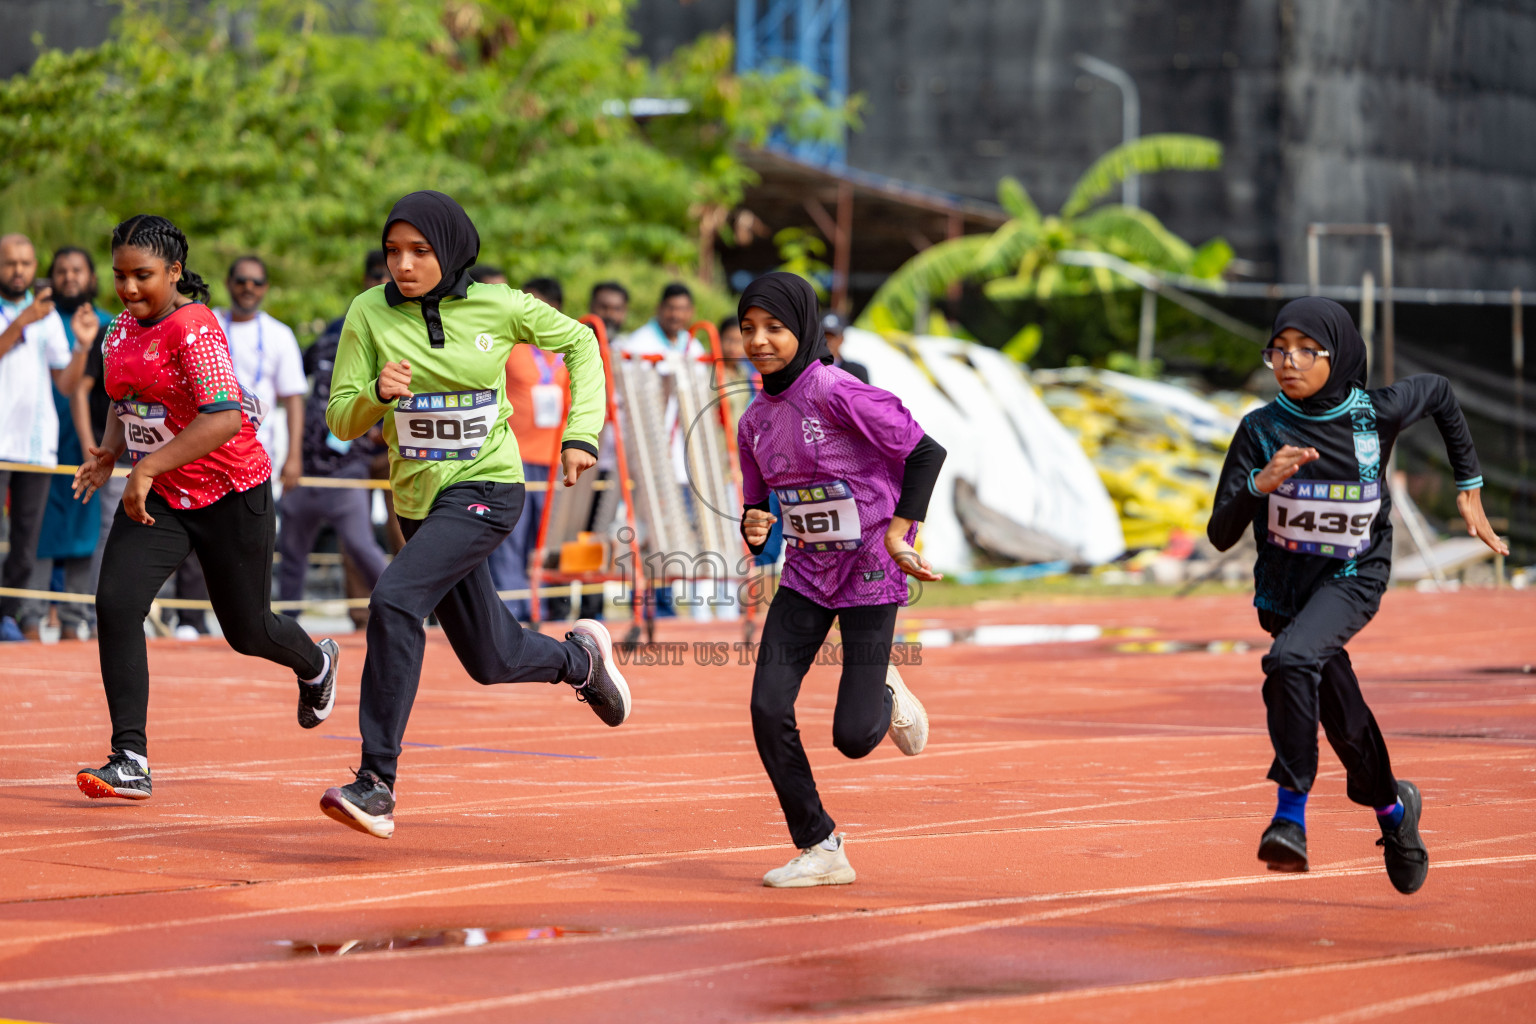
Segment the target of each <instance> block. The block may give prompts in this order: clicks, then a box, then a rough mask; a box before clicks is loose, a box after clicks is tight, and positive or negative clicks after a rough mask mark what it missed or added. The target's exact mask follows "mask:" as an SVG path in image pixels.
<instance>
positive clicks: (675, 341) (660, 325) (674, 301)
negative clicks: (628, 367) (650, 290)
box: [613, 281, 704, 373]
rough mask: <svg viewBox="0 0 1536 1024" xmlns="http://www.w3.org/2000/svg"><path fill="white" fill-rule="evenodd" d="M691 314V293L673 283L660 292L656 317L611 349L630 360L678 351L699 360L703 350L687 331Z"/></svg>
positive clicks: (692, 309) (617, 342)
mask: <svg viewBox="0 0 1536 1024" xmlns="http://www.w3.org/2000/svg"><path fill="white" fill-rule="evenodd" d="M693 314H694V308H693V292H691V291H689V290H688V286H687V285H685V284H683V283H682V282H681V281H673V282H672V283H671V284H669V285H667V286H666V287H665V288H663V289H662V290H661V301H660V302H658V303H656V315H655V316H654V317H652V318H651V319H650V320H647V321H646V322H645V323H644V325H642V326H641V327H640V328H639V329H638V330H635V331H632V332H631V333H629V334H626V335H624V336H623V337H622V338H618V339H616V340H615V341H614V343H613V347H614V348H616V349H618V350H619V351H620V352H628V353H629V354H630V355H631V356H660V355H666V354H667V353H669V352H679V351H685V352H687V353H688V354H689V355H691V356H701V355H703V354H704V346H703V345H701V344H699V340H698V339H697V338H695V337H694V336H693V334H692V332H691V331H689V330H688V328H689V327H691V326H692V325H693ZM662 372H663V373H669V372H670V371H668V370H665V369H663V370H662Z"/></svg>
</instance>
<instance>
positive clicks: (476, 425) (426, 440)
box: [395, 391, 499, 462]
mask: <svg viewBox="0 0 1536 1024" xmlns="http://www.w3.org/2000/svg"><path fill="white" fill-rule="evenodd" d="M498 409H499V404H498V402H497V398H496V392H495V391H442V392H437V393H434V394H417V395H413V396H411V397H410V398H402V399H400V400H399V401H398V402H396V403H395V440H396V444H397V446H398V448H399V449H400V456H401V457H402V458H406V459H422V460H425V461H429V462H444V461H448V462H453V461H464V460H467V459H473V458H474V457H476V456H477V455H479V454H480V448H481V446H482V445H484V444H485V440H486V438H487V437H488V436H489V435H490V432H491V426H492V424H493V423H494V422H495V420H496V417H497V412H498Z"/></svg>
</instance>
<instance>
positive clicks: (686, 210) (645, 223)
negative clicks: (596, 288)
mask: <svg viewBox="0 0 1536 1024" xmlns="http://www.w3.org/2000/svg"><path fill="white" fill-rule="evenodd" d="M631 3H632V0H350V2H338V0H330V2H319V0H225V2H223V3H220V4H201V3H197V4H193V3H186V2H182V3H176V2H170V0H163V2H149V0H126V2H125V3H124V5H123V9H122V13H121V15H120V16H119V18H118V20H117V22H116V25H115V29H114V32H113V36H112V38H111V40H110V41H108V42H107V43H106V44H104V45H103V46H101V47H99V48H96V49H93V50H82V51H77V52H75V53H69V54H65V53H61V52H58V51H50V52H45V53H44V54H43V55H42V56H41V57H39V59H38V61H37V62H36V64H35V65H34V67H33V68H32V69H31V70H30V71H29V72H28V73H26V74H24V75H19V76H17V77H15V78H13V79H11V80H10V81H9V82H5V83H0V109H3V110H5V111H6V116H5V117H3V118H0V151H3V152H5V153H6V159H5V160H4V161H3V162H0V209H4V210H5V220H6V222H5V225H4V227H5V230H22V231H26V232H28V233H29V234H31V235H32V236H33V237H34V239H35V240H36V241H37V242H38V243H39V245H40V247H43V248H47V247H51V246H55V245H61V244H66V243H68V244H80V245H84V246H86V247H87V248H89V249H91V250H92V251H94V252H97V253H98V254H100V255H101V256H103V257H105V256H106V248H107V238H108V233H109V232H110V230H111V227H112V225H113V224H115V223H116V222H117V221H119V220H121V219H122V218H124V217H126V216H128V215H131V214H133V213H137V212H154V213H160V214H164V215H165V216H168V217H170V218H171V219H172V220H174V221H176V223H177V224H178V225H180V226H181V227H182V229H183V230H184V231H186V233H187V235H188V237H189V238H190V239H191V243H192V256H191V259H190V261H189V262H190V263H191V265H192V268H193V269H195V270H197V271H198V272H199V273H202V274H203V275H204V276H205V277H207V278H209V279H210V281H215V280H218V279H220V278H222V276H223V273H224V269H225V267H226V266H227V265H228V263H229V262H230V260H231V259H233V258H234V257H236V256H238V255H240V254H242V253H246V252H256V253H260V254H261V255H262V256H263V257H265V258H266V259H267V261H268V263H269V265H270V267H271V271H272V277H273V284H274V290H273V293H272V296H271V299H270V301H269V305H270V307H271V308H272V311H273V313H274V314H275V315H277V316H279V317H281V318H283V319H286V320H288V321H289V322H290V323H294V324H296V325H298V326H300V327H301V328H302V327H308V326H310V325H312V324H313V323H314V322H315V321H316V320H318V319H320V318H325V317H330V316H335V315H337V314H338V313H339V312H341V311H342V310H344V309H345V308H346V304H347V302H348V301H349V300H350V297H351V296H352V295H353V294H355V292H356V289H357V284H358V281H359V278H360V274H361V267H362V254H363V252H364V251H365V250H366V249H368V248H372V247H376V246H377V245H378V244H379V231H380V228H381V227H382V220H383V217H384V215H385V214H386V213H387V212H388V210H389V207H390V205H391V204H392V203H393V202H394V200H395V199H396V198H398V197H399V196H400V195H403V194H404V193H406V192H409V191H411V190H413V189H419V188H435V189H439V190H442V191H444V192H447V193H449V194H451V195H453V196H454V197H455V198H457V199H458V200H459V201H460V202H461V203H462V204H463V205H464V207H465V208H466V209H467V210H468V211H469V213H470V215H471V216H472V217H473V218H474V219H475V222H476V224H477V226H478V227H479V229H480V233H481V237H482V243H483V246H482V255H481V261H482V262H486V263H496V264H500V265H501V266H503V267H505V268H506V269H507V271H508V273H509V275H510V276H511V278H512V280H513V281H514V282H515V281H517V280H519V279H520V278H521V277H523V276H531V275H534V274H550V275H553V276H557V277H560V278H562V279H564V281H565V282H566V285H567V291H568V294H570V295H572V300H573V301H572V305H573V306H575V305H577V304H578V303H579V304H580V305H581V306H582V307H584V295H583V292H584V289H585V287H586V286H588V285H590V284H591V283H592V282H593V281H595V280H598V279H601V278H608V277H616V278H619V279H621V280H625V281H627V282H629V283H630V284H631V285H632V287H633V288H634V291H635V300H636V301H635V310H636V316H637V318H638V317H641V316H643V315H645V314H647V313H648V304H649V295H652V294H655V290H657V289H659V285H660V284H661V282H662V281H663V280H665V279H666V278H667V277H670V276H684V277H689V278H692V279H693V280H694V281H695V282H697V281H698V280H699V279H700V278H701V277H702V279H703V280H705V281H707V280H709V278H710V276H711V271H712V270H713V267H712V266H711V265H710V264H711V263H712V262H713V256H712V251H713V250H712V248H711V245H712V242H713V239H712V238H711V237H710V234H711V233H710V231H709V230H708V228H707V226H708V225H713V224H718V223H720V222H721V221H722V220H723V211H725V210H729V209H730V208H731V206H733V205H734V204H735V203H736V202H738V201H739V199H740V197H741V193H742V190H743V187H744V186H745V185H746V184H747V183H748V181H749V176H750V172H749V171H748V170H747V169H746V168H745V167H744V166H743V165H742V164H741V162H740V161H739V160H738V159H737V157H736V153H737V151H738V147H739V146H741V145H743V144H746V145H751V144H760V143H761V142H763V141H764V140H765V139H766V137H767V134H768V132H769V130H770V129H771V128H772V126H773V125H775V124H790V125H794V126H795V128H796V131H797V132H799V133H801V134H802V135H809V136H813V137H814V136H816V135H818V134H829V133H832V132H834V131H836V130H837V129H838V128H840V127H841V125H842V123H843V122H844V120H845V113H844V112H843V111H832V110H828V109H826V108H825V107H823V106H821V105H820V104H819V103H818V102H817V101H816V100H815V98H814V94H813V92H812V89H811V83H810V82H809V81H807V79H806V77H805V76H804V75H803V74H802V73H800V72H796V71H785V72H782V73H779V74H774V75H759V74H751V75H742V76H738V75H735V74H734V73H733V72H732V70H731V68H732V50H731V46H732V44H731V40H730V38H729V36H728V35H725V34H717V35H707V36H704V37H702V38H701V39H699V40H697V41H696V42H695V43H693V44H692V45H689V46H686V47H683V48H682V49H681V50H679V51H678V52H677V53H676V54H675V55H674V56H673V57H672V58H671V59H670V60H668V61H667V62H666V63H664V64H661V65H659V66H652V65H650V64H649V63H648V62H647V61H645V60H643V59H640V58H638V57H635V56H632V55H631V54H630V52H629V46H630V44H631V43H632V42H633V37H632V35H631V33H630V32H629V29H628V27H627V20H626V19H627V15H628V10H629V7H630V6H631ZM646 97H659V98H664V99H667V100H672V101H682V102H681V103H679V104H676V106H677V107H684V108H686V109H683V110H681V111H679V112H672V113H668V114H666V115H665V116H656V117H643V116H632V115H631V112H630V111H631V110H632V109H634V110H636V112H637V114H643V111H641V110H639V109H638V108H633V107H631V106H629V103H630V101H632V100H635V99H639V98H646ZM701 224H702V225H706V228H705V229H703V230H701ZM701 259H702V260H703V261H704V266H703V267H701V266H700V261H701ZM701 270H702V274H701V273H700V272H701ZM103 277H104V279H105V278H106V277H107V275H105V274H104V275H103ZM221 292H222V289H220V288H218V287H217V286H216V287H215V298H221V297H222V295H221ZM700 299H701V302H700V306H701V312H703V313H711V312H712V311H713V307H714V306H716V305H719V306H721V307H722V308H724V306H725V305H726V301H725V299H724V296H723V295H720V294H713V293H711V292H710V291H709V289H708V288H705V289H703V290H702V294H700Z"/></svg>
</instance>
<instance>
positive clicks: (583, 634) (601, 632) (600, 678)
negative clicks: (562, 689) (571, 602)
mask: <svg viewBox="0 0 1536 1024" xmlns="http://www.w3.org/2000/svg"><path fill="white" fill-rule="evenodd" d="M565 638H566V640H568V641H570V642H571V643H573V644H575V645H576V646H578V647H580V648H581V649H582V650H584V651H586V652H587V657H588V658H590V659H591V661H592V667H591V669H590V670H589V671H588V672H587V679H586V682H584V683H582V684H581V685H580V686H576V684H575V683H571V685H572V686H576V699H577V700H579V701H584V702H586V703H587V704H588V705H589V706H591V708H592V710H593V711H595V712H596V713H597V717H598V718H601V719H602V720H603V723H604V724H605V725H623V724H624V720H625V719H626V718H628V717H629V684H628V683H626V682H625V681H624V677H623V676H622V675H620V674H619V670H618V669H617V668H616V667H615V666H614V664H613V638H612V637H610V636H609V635H608V629H607V627H606V626H604V625H603V624H602V623H601V622H598V621H597V620H596V619H578V620H577V622H576V625H575V627H574V628H573V629H572V630H571V632H569V633H567V634H565ZM566 682H570V680H566Z"/></svg>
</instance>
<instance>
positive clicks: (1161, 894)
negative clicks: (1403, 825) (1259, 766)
mask: <svg viewBox="0 0 1536 1024" xmlns="http://www.w3.org/2000/svg"><path fill="white" fill-rule="evenodd" d="M717 852H719V851H714V850H710V851H697V853H717ZM691 855H692V854H689V856H691ZM674 859H682V857H678V858H674ZM1370 859H1371V860H1372V862H1373V863H1372V864H1371V865H1370V866H1351V867H1336V868H1326V869H1322V870H1318V871H1312V872H1308V873H1307V874H1273V873H1266V874H1253V875H1237V876H1230V877H1226V878H1214V879H1195V880H1190V881H1182V882H1159V883H1151V884H1146V885H1134V886H1119V887H1113V888H1107V889H1081V890H1076V891H1071V892H1060V893H1039V894H1034V895H1029V896H998V897H990V898H982V899H971V900H954V901H949V902H941V903H924V904H908V905H904V906H894V907H880V908H876V909H874V910H863V909H861V910H852V911H832V912H826V913H819V914H806V915H792V916H779V917H770V918H741V919H737V920H733V921H720V922H709V923H703V924H684V925H669V926H662V927H656V928H643V929H635V930H631V931H626V932H617V933H610V934H604V935H592V936H582V937H574V938H570V939H565V940H562V941H563V942H566V943H569V942H582V943H585V942H632V941H651V940H655V939H661V938H676V937H685V936H699V935H709V934H720V933H725V932H740V931H748V930H759V929H766V928H780V927H795V928H803V927H807V926H811V925H821V924H828V923H832V922H840V921H873V920H880V919H885V918H898V917H911V916H914V915H922V914H939V913H956V912H961V911H968V910H985V909H994V908H1001V907H1020V906H1028V905H1030V904H1049V903H1066V902H1076V901H1096V902H1089V903H1088V905H1087V906H1083V907H1073V908H1067V909H1064V910H1057V911H1048V912H1044V913H1043V915H1042V913H1036V914H1031V915H1026V916H1023V917H1010V918H1001V919H995V920H992V921H984V922H977V923H972V924H966V925H961V926H955V927H950V928H943V929H939V930H937V931H935V932H917V933H910V934H908V935H903V936H894V937H890V938H886V939H878V940H873V944H871V943H860V944H858V945H857V946H849V947H840V948H839V949H835V950H823V951H820V952H819V953H797V954H790V955H788V959H790V960H793V959H799V958H801V957H806V958H810V957H814V956H818V955H822V954H825V955H829V956H830V955H841V954H842V953H846V952H850V951H861V950H862V949H863V948H865V947H868V948H871V949H872V948H880V947H882V946H885V945H895V944H899V943H902V942H916V941H927V940H928V939H933V938H944V937H948V936H951V935H958V934H962V933H968V932H973V931H985V930H990V929H996V928H1009V927H1015V926H1017V925H1020V924H1027V923H1030V922H1032V921H1036V920H1042V919H1045V918H1046V917H1061V916H1069V915H1081V914H1089V913H1097V912H1099V911H1101V910H1109V909H1114V908H1115V907H1119V906H1126V905H1130V904H1132V903H1142V902H1148V901H1153V900H1163V899H1173V898H1177V897H1180V896H1184V895H1188V894H1191V893H1203V892H1213V891H1218V890H1221V889H1231V888H1247V887H1251V886H1265V885H1287V884H1290V885H1300V884H1306V883H1308V882H1321V881H1323V880H1327V879H1331V878H1348V877H1355V876H1360V875H1375V874H1378V873H1380V870H1381V869H1380V868H1379V867H1377V866H1376V865H1375V864H1374V858H1370ZM1533 861H1536V854H1520V855H1512V856H1507V857H1476V858H1468V859H1466V860H1458V861H1444V862H1439V863H1437V864H1436V870H1446V869H1451V868H1464V867H1488V866H1507V865H1511V864H1528V863H1531V862H1533ZM655 863H660V862H659V861H656V862H650V863H640V864H630V865H615V866H613V867H610V868H600V869H595V870H594V871H592V872H590V873H597V871H610V870H622V869H623V868H626V867H649V866H655ZM585 873H589V872H586V871H580V870H578V871H570V872H556V873H551V874H548V875H542V876H535V877H530V878H525V879H505V880H502V881H500V882H498V883H488V884H482V885H471V886H460V887H456V888H453V889H441V890H435V891H433V892H429V893H418V894H412V895H421V896H425V895H441V894H449V893H456V892H463V891H468V890H472V889H483V888H486V887H488V886H489V885H498V884H513V883H514V882H529V881H543V880H547V879H555V878H562V877H567V876H570V875H580V874H585ZM396 898H404V897H396ZM386 899H389V897H379V898H371V899H361V900H348V901H343V902H337V903H330V904H325V905H323V906H322V905H315V906H306V907H300V908H291V907H283V908H273V909H269V910H262V911H245V912H241V913H235V914H222V915H217V916H213V917H206V918H192V919H187V920H184V921H168V922H161V923H158V924H144V925H135V926H131V927H133V928H134V929H136V930H140V931H143V930H148V929H151V928H169V927H173V926H185V925H195V924H208V923H222V922H225V921H230V920H236V919H249V918H253V917H266V916H272V915H275V914H286V913H303V912H308V911H312V910H318V909H326V910H330V909H336V908H340V907H344V906H356V905H361V904H366V903H376V902H381V901H382V900H386ZM124 927H125V928H127V927H130V926H124ZM118 930H122V929H118V928H107V929H98V930H96V931H95V932H89V933H86V932H82V933H77V934H76V935H71V936H67V937H70V938H74V937H80V936H81V935H86V934H103V933H108V932H112V931H118ZM64 937H66V936H44V937H38V938H33V939H31V940H30V941H32V942H34V943H40V942H43V941H51V940H54V939H56V938H64ZM1526 945H1528V946H1530V947H1531V948H1536V940H1531V941H1530V942H1528V943H1527V944H1526ZM514 948H523V947H513V946H479V947H473V946H461V947H451V948H443V949H435V950H409V951H395V952H380V953H370V954H365V956H366V957H367V958H368V959H370V960H372V959H376V958H390V959H393V958H395V957H399V956H404V957H407V958H408V959H424V958H426V957H429V956H446V955H465V954H469V955H481V954H482V953H484V952H486V951H489V950H491V949H496V950H501V951H508V950H511V949H514ZM1521 948H1524V947H1521ZM343 959H344V958H339V957H338V958H316V959H315V960H305V961H291V960H262V961H254V962H251V961H243V962H236V963H232V964H209V965H202V966H197V967H173V968H161V969H155V970H147V971H121V972H115V973H107V974H83V975H74V976H68V977H51V978H33V979H28V980H26V981H16V982H7V983H0V993H6V992H21V991H31V990H36V989H43V988H49V987H52V986H62V985H105V984H127V983H132V982H141V981H156V980H163V979H167V978H178V977H195V976H200V975H207V974H217V973H221V972H226V971H230V972H235V971H251V970H262V969H272V968H276V967H282V966H296V965H297V964H298V963H303V964H305V965H306V966H307V965H310V964H316V965H318V964H336V963H340V962H342V961H343ZM357 959H359V958H358V957H353V958H352V959H351V960H350V961H348V962H355V961H356V960H357ZM785 959H786V958H785V957H777V956H776V957H770V958H768V959H767V960H766V961H763V962H780V961H783V960H785ZM756 963H757V961H748V962H747V963H746V964H727V965H720V966H716V967H711V968H704V969H703V970H705V971H721V970H730V969H733V968H738V967H743V966H749V965H753V964H756ZM658 977H659V976H658ZM660 980H666V979H665V978H661V979H660ZM631 981H632V982H633V983H636V984H646V983H650V982H648V981H647V980H645V978H640V979H631ZM578 994H579V993H578ZM512 1005H515V1004H512ZM470 1009H479V1007H471V1008H470ZM455 1012H460V1011H455ZM462 1012H468V1010H464V1011H462ZM380 1019H381V1020H383V1019H393V1018H380ZM408 1019H416V1018H408Z"/></svg>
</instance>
